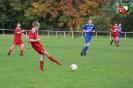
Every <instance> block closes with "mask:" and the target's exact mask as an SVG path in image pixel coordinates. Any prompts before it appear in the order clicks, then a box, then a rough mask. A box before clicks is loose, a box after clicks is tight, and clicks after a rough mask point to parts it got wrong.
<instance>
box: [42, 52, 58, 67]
mask: <svg viewBox="0 0 133 88" xmlns="http://www.w3.org/2000/svg"><path fill="white" fill-rule="evenodd" d="M44 55H46V56H47V57H48V58H49V60H51V61H53V62H55V63H57V64H58V65H61V62H59V61H57V60H56V59H55V58H53V57H52V56H51V55H50V54H49V53H48V52H46V51H44Z"/></svg>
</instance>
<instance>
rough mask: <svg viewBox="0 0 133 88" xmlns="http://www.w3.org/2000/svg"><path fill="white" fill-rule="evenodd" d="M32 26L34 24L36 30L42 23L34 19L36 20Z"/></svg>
mask: <svg viewBox="0 0 133 88" xmlns="http://www.w3.org/2000/svg"><path fill="white" fill-rule="evenodd" d="M32 26H33V28H34V29H35V30H38V29H39V28H40V23H39V22H37V21H34V22H33V23H32Z"/></svg>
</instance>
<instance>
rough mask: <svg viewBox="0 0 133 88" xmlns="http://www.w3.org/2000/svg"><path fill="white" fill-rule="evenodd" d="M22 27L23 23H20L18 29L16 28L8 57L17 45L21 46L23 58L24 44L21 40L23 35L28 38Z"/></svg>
mask: <svg viewBox="0 0 133 88" xmlns="http://www.w3.org/2000/svg"><path fill="white" fill-rule="evenodd" d="M20 27H21V23H19V22H18V23H17V27H16V28H15V34H14V41H13V45H12V46H11V47H10V49H9V51H8V55H10V53H11V52H12V50H13V48H14V47H15V46H16V45H20V46H21V49H20V55H21V56H23V51H24V44H23V41H22V39H21V35H23V36H25V37H26V38H27V36H26V35H24V34H23V32H25V30H22V28H20Z"/></svg>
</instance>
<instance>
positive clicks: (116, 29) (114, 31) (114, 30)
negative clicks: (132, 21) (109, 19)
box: [111, 26, 118, 34]
mask: <svg viewBox="0 0 133 88" xmlns="http://www.w3.org/2000/svg"><path fill="white" fill-rule="evenodd" d="M111 29H112V30H113V34H116V33H117V34H118V26H113V27H112V28H111Z"/></svg>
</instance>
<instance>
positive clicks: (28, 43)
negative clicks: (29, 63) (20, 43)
mask: <svg viewBox="0 0 133 88" xmlns="http://www.w3.org/2000/svg"><path fill="white" fill-rule="evenodd" d="M27 49H30V41H29V40H28V42H27Z"/></svg>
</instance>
